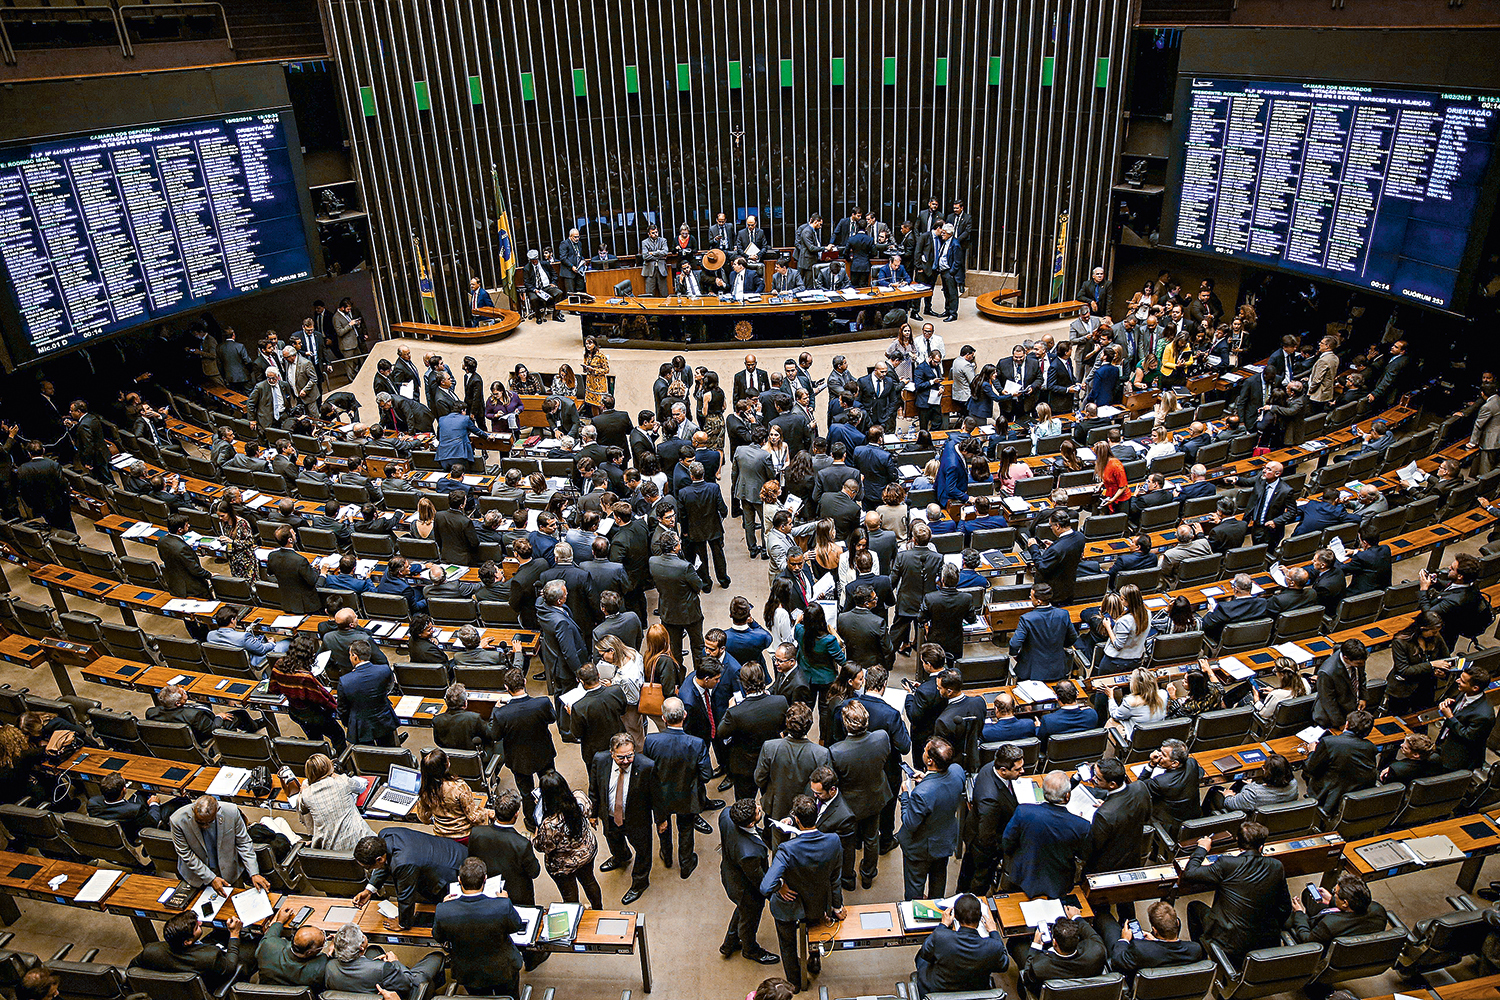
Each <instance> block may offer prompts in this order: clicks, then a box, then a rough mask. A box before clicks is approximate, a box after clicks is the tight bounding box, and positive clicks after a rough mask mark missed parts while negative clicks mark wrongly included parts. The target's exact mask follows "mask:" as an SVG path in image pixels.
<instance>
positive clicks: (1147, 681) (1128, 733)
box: [1105, 667, 1167, 746]
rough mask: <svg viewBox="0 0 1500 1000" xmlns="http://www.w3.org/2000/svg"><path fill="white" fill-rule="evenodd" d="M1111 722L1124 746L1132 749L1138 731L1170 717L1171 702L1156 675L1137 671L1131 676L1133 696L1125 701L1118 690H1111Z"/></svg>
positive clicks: (1128, 695)
mask: <svg viewBox="0 0 1500 1000" xmlns="http://www.w3.org/2000/svg"><path fill="white" fill-rule="evenodd" d="M1105 691H1106V692H1107V693H1108V696H1109V721H1108V722H1106V723H1105V725H1106V726H1108V727H1110V728H1111V729H1114V730H1116V731H1117V732H1118V733H1119V734H1120V742H1121V743H1122V744H1124V745H1125V746H1129V745H1130V741H1131V739H1132V738H1133V737H1134V736H1135V727H1136V726H1140V725H1144V724H1146V723H1150V722H1160V721H1161V720H1162V719H1165V718H1166V717H1167V699H1166V697H1165V696H1163V695H1162V692H1161V687H1160V686H1159V685H1158V684H1157V680H1156V671H1154V670H1149V669H1147V668H1145V667H1137V668H1136V669H1135V670H1133V671H1131V674H1130V693H1129V694H1127V695H1126V696H1125V697H1124V698H1123V699H1122V698H1120V690H1119V688H1118V687H1116V686H1108V687H1106V688H1105Z"/></svg>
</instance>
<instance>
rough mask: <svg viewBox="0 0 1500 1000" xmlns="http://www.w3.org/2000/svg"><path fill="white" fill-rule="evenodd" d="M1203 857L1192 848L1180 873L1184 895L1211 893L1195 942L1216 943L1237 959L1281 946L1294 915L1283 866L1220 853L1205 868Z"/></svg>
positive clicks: (1199, 850) (1257, 857)
mask: <svg viewBox="0 0 1500 1000" xmlns="http://www.w3.org/2000/svg"><path fill="white" fill-rule="evenodd" d="M1207 855H1208V852H1207V851H1206V850H1204V849H1203V848H1202V847H1195V848H1194V849H1193V853H1192V855H1191V856H1190V857H1189V858H1188V861H1187V867H1186V868H1185V869H1184V870H1183V875H1182V887H1183V890H1184V891H1185V892H1203V891H1205V890H1206V889H1213V890H1214V901H1213V905H1212V906H1211V907H1210V909H1209V913H1208V918H1207V920H1206V921H1205V923H1204V928H1203V933H1202V935H1201V936H1200V938H1199V940H1200V941H1217V942H1218V943H1219V944H1221V945H1222V946H1223V947H1224V950H1225V951H1227V952H1229V954H1230V956H1231V957H1232V958H1234V959H1235V960H1236V961H1238V960H1239V959H1241V958H1243V957H1244V955H1245V954H1246V953H1247V952H1250V951H1253V950H1255V949H1256V948H1274V947H1276V946H1277V945H1279V944H1280V943H1281V928H1282V926H1283V925H1285V924H1286V921H1287V917H1289V916H1291V913H1292V899H1291V897H1290V896H1289V895H1287V888H1286V872H1285V870H1284V869H1283V868H1282V866H1281V862H1280V861H1277V860H1276V859H1275V858H1267V857H1263V856H1261V855H1260V854H1258V853H1247V854H1234V855H1230V854H1220V855H1219V856H1218V858H1216V859H1215V860H1214V863H1213V864H1211V865H1205V864H1204V863H1203V861H1204V859H1205V858H1206V857H1207Z"/></svg>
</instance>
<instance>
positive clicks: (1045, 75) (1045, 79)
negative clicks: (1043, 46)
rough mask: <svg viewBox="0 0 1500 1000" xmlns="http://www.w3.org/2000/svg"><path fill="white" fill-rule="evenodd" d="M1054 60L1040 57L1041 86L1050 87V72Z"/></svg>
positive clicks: (1049, 57) (1048, 57)
mask: <svg viewBox="0 0 1500 1000" xmlns="http://www.w3.org/2000/svg"><path fill="white" fill-rule="evenodd" d="M1054 63H1055V60H1054V59H1053V58H1052V57H1051V56H1043V57H1042V86H1043V87H1050V86H1052V72H1053V66H1054Z"/></svg>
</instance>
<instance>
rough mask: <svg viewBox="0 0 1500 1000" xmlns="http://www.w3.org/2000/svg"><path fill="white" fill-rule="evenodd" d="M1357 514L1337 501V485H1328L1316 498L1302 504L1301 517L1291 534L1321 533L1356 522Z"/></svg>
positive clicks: (1357, 519)
mask: <svg viewBox="0 0 1500 1000" xmlns="http://www.w3.org/2000/svg"><path fill="white" fill-rule="evenodd" d="M1358 523H1359V515H1358V514H1356V513H1354V512H1353V511H1351V510H1348V509H1347V508H1345V507H1344V505H1343V504H1341V503H1339V491H1338V487H1337V486H1330V487H1329V488H1328V489H1325V490H1324V491H1323V492H1322V493H1320V494H1319V495H1318V499H1316V500H1309V501H1307V503H1305V504H1303V505H1302V519H1301V520H1300V521H1298V522H1297V526H1296V527H1295V528H1293V529H1292V531H1291V534H1292V536H1294V537H1295V536H1297V535H1311V534H1322V533H1323V532H1324V531H1325V530H1327V529H1328V528H1333V527H1337V526H1338V525H1340V524H1358Z"/></svg>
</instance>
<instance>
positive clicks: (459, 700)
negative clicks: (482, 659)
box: [344, 608, 495, 761]
mask: <svg viewBox="0 0 1500 1000" xmlns="http://www.w3.org/2000/svg"><path fill="white" fill-rule="evenodd" d="M344 610H346V611H347V610H349V609H348V608H345V609H344ZM465 627H466V628H469V629H473V626H472V625H469V626H465ZM490 652H494V651H493V650H490ZM443 704H444V711H442V712H441V713H439V714H438V715H435V716H433V718H432V741H433V742H434V743H436V744H437V745H438V746H440V747H443V748H444V749H447V750H463V751H470V750H478V751H480V753H482V754H483V755H484V759H485V760H486V761H488V760H489V757H490V753H491V751H493V750H494V747H495V739H494V737H493V736H491V735H490V730H489V724H488V723H487V722H485V720H484V718H483V717H482V716H481V715H480V714H479V713H478V712H471V711H470V710H469V692H468V691H467V690H466V689H465V688H464V686H463V685H462V684H449V685H448V689H447V690H446V691H444V692H443Z"/></svg>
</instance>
